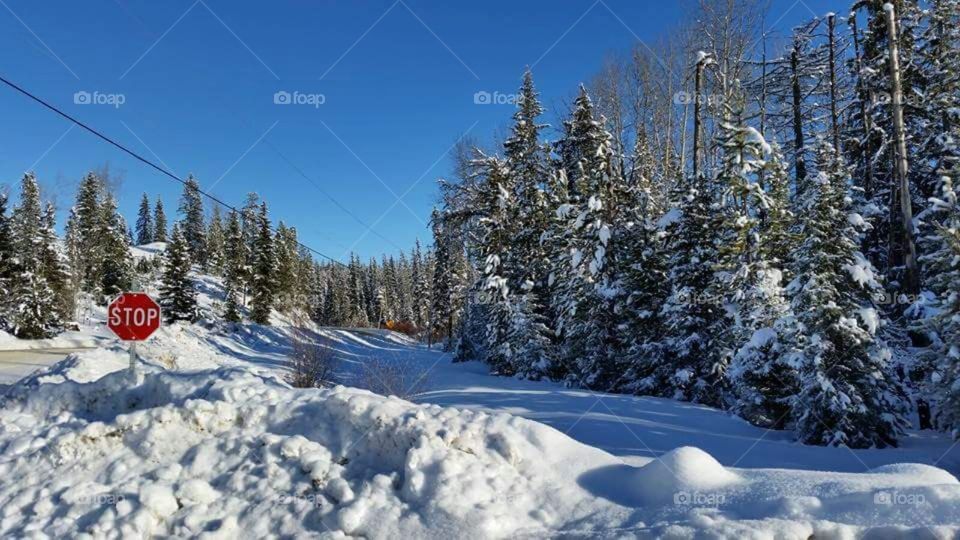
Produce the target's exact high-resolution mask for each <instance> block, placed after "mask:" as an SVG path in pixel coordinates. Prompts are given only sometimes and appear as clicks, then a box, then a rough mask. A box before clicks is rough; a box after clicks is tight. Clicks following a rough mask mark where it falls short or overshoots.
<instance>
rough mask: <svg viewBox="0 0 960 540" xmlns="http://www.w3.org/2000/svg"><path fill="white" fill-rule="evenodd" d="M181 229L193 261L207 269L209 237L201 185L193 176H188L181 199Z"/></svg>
mask: <svg viewBox="0 0 960 540" xmlns="http://www.w3.org/2000/svg"><path fill="white" fill-rule="evenodd" d="M180 215H181V217H182V221H181V224H182V225H181V229H182V232H183V237H184V238H185V239H186V240H187V245H189V246H190V257H191V260H192V261H193V262H194V263H196V264H198V265H200V267H201V268H204V269H205V268H207V258H208V253H207V235H206V230H207V229H206V226H205V225H204V219H203V199H202V198H201V195H200V183H199V182H197V179H196V178H194V177H193V175H189V176H187V181H186V183H185V184H184V186H183V195H182V196H181V198H180Z"/></svg>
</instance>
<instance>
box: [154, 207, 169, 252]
mask: <svg viewBox="0 0 960 540" xmlns="http://www.w3.org/2000/svg"><path fill="white" fill-rule="evenodd" d="M153 227H154V229H153V241H154V242H166V241H167V214H166V213H165V212H164V211H163V201H162V200H161V199H160V197H157V204H155V205H154V206H153Z"/></svg>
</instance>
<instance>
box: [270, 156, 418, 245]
mask: <svg viewBox="0 0 960 540" xmlns="http://www.w3.org/2000/svg"><path fill="white" fill-rule="evenodd" d="M263 142H264V143H265V144H266V145H267V146H269V147H270V149H271V150H273V152H274V153H275V154H277V156H278V157H280V159H282V160H283V161H284V162H286V164H287V165H289V166H290V167H291V168H292V169H293V170H294V171H296V172H297V174H299V175H300V176H301V177H303V179H304V180H306V181H307V182H308V183H309V184H310V185H311V186H313V187H315V188H316V189H317V191H319V192H320V193H322V194H323V195H324V196H325V197H326V198H328V199H330V202H332V203H333V204H334V205H336V206H337V208H339V209H340V210H343V212H344V213H346V214H347V215H348V216H350V217H352V218H353V220H354V221H356V222H357V223H359V224H360V225H362V226H363V227H365V228H366V229H367V230H368V231H370V232H372V233H373V234H374V235H375V236H377V237H378V238H380V239H381V240H383V241H385V242H387V243H389V244H391V245H392V246H393V247H395V248H397V249H398V250H400V251H403V248H402V247H400V246H398V245H397V243H396V242H394V241H393V240H390V239H389V238H387V237H386V236H384V235H382V234H380V233H378V232H377V231H376V230H374V228H373V227H371V226H370V225H367V223H366V222H364V221H363V220H362V219H360V217H359V216H357V215H356V214H354V213H353V212H351V211H350V210H349V209H348V208H347V207H346V206H344V205H343V204H341V203H340V201H338V200H337V199H336V198H334V196H333V195H331V194H330V193H329V192H328V191H327V190H325V189H323V188H322V187H320V184H318V183H317V182H314V181H313V179H312V178H310V177H309V176H307V173H305V172H303V169H301V168H300V167H297V166H296V165H295V164H294V163H293V162H292V161H290V160H289V159H287V156H285V155H283V153H282V152H280V149H279V148H277V147H276V146H274V144H273V143H272V142H270V140H269V139H264V140H263Z"/></svg>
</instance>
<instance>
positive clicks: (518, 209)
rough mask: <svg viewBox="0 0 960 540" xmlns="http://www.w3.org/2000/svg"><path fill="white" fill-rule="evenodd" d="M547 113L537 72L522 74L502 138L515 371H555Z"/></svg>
mask: <svg viewBox="0 0 960 540" xmlns="http://www.w3.org/2000/svg"><path fill="white" fill-rule="evenodd" d="M542 114H543V107H542V106H541V104H540V101H539V94H538V93H537V91H536V88H535V87H534V85H533V75H532V73H531V72H530V70H527V71H526V72H525V73H524V75H523V82H522V83H521V86H520V94H519V98H518V102H517V111H516V112H515V113H514V115H513V127H512V128H511V134H510V137H509V138H508V139H507V140H506V141H504V143H503V149H504V158H505V163H506V166H507V169H508V170H509V174H510V177H511V179H510V182H509V183H510V185H511V186H512V189H513V193H512V194H511V195H512V202H513V204H511V206H510V207H509V208H508V213H509V215H508V217H507V220H508V222H509V223H511V224H513V229H514V231H515V232H514V233H513V241H512V246H511V257H510V259H509V266H507V267H505V272H504V273H505V275H506V276H507V278H508V285H509V290H510V292H511V296H512V298H511V299H510V304H511V306H510V307H511V313H512V315H511V319H512V320H511V322H510V326H511V328H510V330H508V332H507V339H508V340H509V342H510V343H509V346H510V348H511V349H512V350H513V351H515V352H514V358H515V360H514V367H513V369H514V371H516V372H517V374H518V375H520V376H522V377H525V378H532V379H539V378H540V377H543V376H545V375H548V376H555V375H557V374H558V369H557V367H556V366H555V359H554V358H553V350H552V345H553V344H552V338H553V335H554V333H553V331H552V329H551V328H550V325H551V324H552V322H553V312H552V311H551V309H550V305H549V300H550V286H549V283H548V281H549V278H548V276H549V273H550V265H549V257H548V254H547V251H546V249H545V246H544V245H543V243H542V240H543V238H544V236H545V235H546V234H547V232H548V230H549V228H550V225H551V223H550V221H551V218H552V211H553V210H554V208H553V207H551V206H550V203H549V199H548V197H547V194H546V192H545V189H544V185H543V184H544V182H543V180H544V178H546V177H547V175H548V173H549V169H550V167H549V164H550V160H549V149H548V147H547V145H545V144H543V143H541V142H540V132H541V131H542V130H543V129H544V128H545V127H547V126H546V125H544V124H540V123H538V120H539V117H540V116H541V115H542Z"/></svg>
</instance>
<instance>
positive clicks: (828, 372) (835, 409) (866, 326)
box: [788, 142, 906, 448]
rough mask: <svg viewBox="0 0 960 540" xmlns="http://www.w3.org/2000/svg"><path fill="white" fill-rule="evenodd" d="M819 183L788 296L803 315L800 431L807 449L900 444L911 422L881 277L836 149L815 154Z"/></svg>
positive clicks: (807, 207) (806, 207)
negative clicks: (889, 341) (888, 336)
mask: <svg viewBox="0 0 960 540" xmlns="http://www.w3.org/2000/svg"><path fill="white" fill-rule="evenodd" d="M817 170H818V171H819V173H818V175H817V177H816V178H815V179H814V182H813V185H812V186H811V189H810V191H811V193H810V194H809V196H808V199H807V200H806V201H803V206H802V207H801V208H802V223H803V229H802V233H803V238H804V241H803V243H802V244H801V245H800V248H799V250H798V253H797V256H796V269H795V271H794V273H795V276H796V277H795V278H794V280H793V281H792V282H791V283H790V285H789V288H788V291H789V293H790V294H791V296H792V308H793V311H794V313H795V314H796V316H797V321H798V331H797V342H796V343H795V344H794V346H795V347H797V348H798V349H799V350H800V351H801V354H802V357H801V359H800V387H801V390H800V393H799V394H798V395H797V396H796V397H795V401H794V410H795V411H797V412H796V414H795V416H796V420H795V421H796V432H797V437H798V438H799V439H800V441H802V442H804V443H808V444H821V445H845V446H849V447H852V448H867V447H873V446H875V447H885V446H890V445H896V444H897V438H898V436H899V435H900V434H901V433H902V431H903V429H904V427H905V426H906V422H905V420H904V417H903V412H904V404H903V401H902V390H901V389H900V387H899V383H898V381H897V380H896V378H895V376H894V374H893V373H892V370H891V369H890V365H889V362H890V351H889V349H887V348H886V347H885V345H884V343H883V341H882V340H881V339H880V337H879V336H878V334H877V332H878V330H879V329H880V327H881V325H882V324H883V323H884V319H883V315H882V313H881V312H880V311H879V310H878V309H877V307H876V305H875V304H874V299H875V298H877V297H878V292H879V291H881V286H880V283H879V282H878V279H877V275H876V271H875V270H874V267H873V265H872V264H870V262H869V261H868V260H867V259H866V257H865V256H864V255H862V254H861V253H860V251H859V248H858V246H859V241H860V231H858V229H857V228H856V226H857V224H858V223H859V222H860V221H861V220H860V219H859V218H858V217H857V216H856V215H855V214H851V204H850V202H851V201H850V198H849V196H848V194H847V193H848V187H847V186H848V181H849V172H848V170H847V169H846V166H845V165H844V164H843V162H842V160H841V159H840V158H839V157H838V156H837V155H836V152H835V150H834V149H833V147H832V146H830V145H828V144H826V143H823V142H821V143H820V145H819V147H818V149H817Z"/></svg>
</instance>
